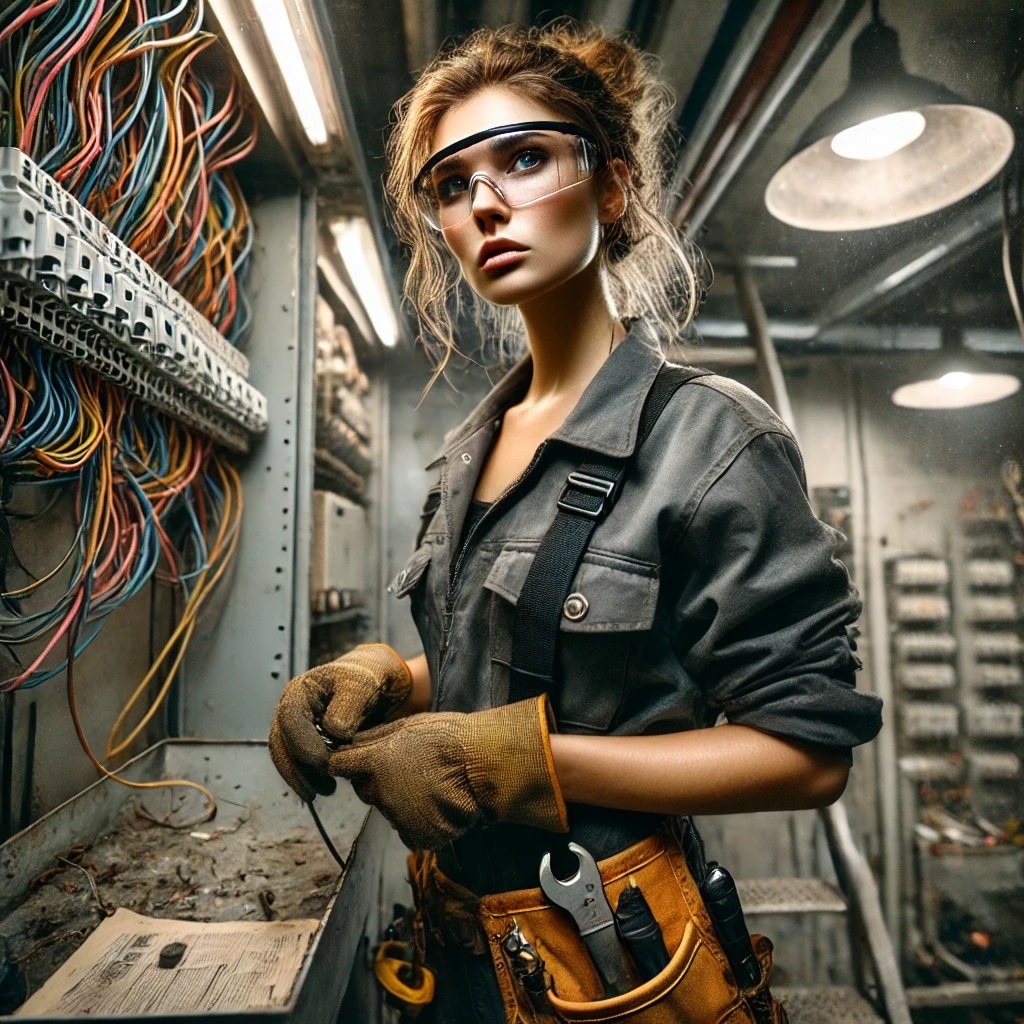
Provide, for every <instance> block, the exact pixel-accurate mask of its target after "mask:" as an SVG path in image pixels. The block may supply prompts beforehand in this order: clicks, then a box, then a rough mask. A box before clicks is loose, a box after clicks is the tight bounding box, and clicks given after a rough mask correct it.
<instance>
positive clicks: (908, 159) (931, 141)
mask: <svg viewBox="0 0 1024 1024" xmlns="http://www.w3.org/2000/svg"><path fill="white" fill-rule="evenodd" d="M1013 141H1014V139H1013V129H1012V128H1011V127H1010V126H1009V125H1008V124H1007V123H1006V121H1004V120H1003V119H1002V118H1001V117H1000V116H999V115H998V114H995V113H993V112H992V111H990V110H985V109H984V108H982V107H975V106H972V105H970V104H968V103H967V102H965V101H964V100H963V99H962V98H961V97H959V96H957V95H956V94H955V93H953V92H950V91H949V90H948V89H946V88H944V87H943V86H941V85H938V84H937V83H935V82H930V81H928V80H927V79H925V78H918V77H917V76H915V75H911V74H909V73H908V72H907V70H906V68H905V67H904V66H903V60H902V58H901V56H900V44H899V36H898V35H897V34H896V32H895V30H894V29H892V28H890V27H889V26H888V25H885V24H883V23H882V21H881V19H880V17H879V16H878V10H877V4H876V7H875V14H874V18H873V20H872V22H871V24H870V25H868V26H867V27H866V28H865V29H864V30H863V31H862V32H861V33H860V35H858V36H857V38H856V39H855V40H854V41H853V45H852V47H851V49H850V83H849V85H848V86H847V88H846V92H845V93H843V95H842V96H841V97H840V98H839V99H838V100H836V102H835V103H833V104H831V106H828V107H826V108H825V109H824V110H823V111H822V112H821V114H819V115H818V117H817V118H816V119H815V120H814V122H813V123H812V124H811V126H810V127H809V128H808V129H807V131H806V132H804V134H803V137H802V138H801V139H800V142H799V143H798V144H797V147H796V150H795V151H794V154H793V156H791V157H790V159H789V160H788V161H787V162H786V163H785V164H783V166H782V167H780V168H779V170H778V171H776V172H775V175H774V177H773V178H772V180H771V181H770V182H769V183H768V188H767V190H766V192H765V197H764V198H765V205H766V206H767V207H768V210H769V212H770V213H771V214H772V215H773V216H774V217H777V218H778V219H779V220H781V221H784V222H785V223H786V224H792V225H793V226H794V227H798V228H808V229H810V230H812V231H858V230H861V229H864V228H879V227H884V226H885V225H888V224H898V223H900V222H901V221H905V220H910V219H911V218H913V217H921V216H924V215H925V214H927V213H933V212H934V211H935V210H940V209H942V208H943V207H944V206H949V205H950V204H951V203H955V202H957V200H959V199H963V198H964V197H965V196H969V195H970V194H971V193H972V192H975V191H977V190H978V189H979V188H981V186H982V185H984V184H985V183H986V182H988V181H990V180H991V179H992V178H993V177H995V175H997V174H998V173H999V171H1000V170H1001V169H1002V167H1003V165H1004V164H1005V163H1006V161H1007V159H1008V158H1009V156H1010V153H1011V151H1012V150H1013Z"/></svg>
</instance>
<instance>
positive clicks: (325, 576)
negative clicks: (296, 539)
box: [309, 491, 369, 613]
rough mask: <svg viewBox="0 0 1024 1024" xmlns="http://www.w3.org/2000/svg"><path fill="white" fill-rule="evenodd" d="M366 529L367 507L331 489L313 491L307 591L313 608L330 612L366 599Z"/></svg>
mask: <svg viewBox="0 0 1024 1024" xmlns="http://www.w3.org/2000/svg"><path fill="white" fill-rule="evenodd" d="M368 540H369V531H368V529H367V523H366V510H365V509H364V508H363V507H362V506H361V505H357V504H356V503H355V502H354V501H349V500H348V499H347V498H342V497H341V496H340V495H337V494H332V493H331V492H330V491H314V492H313V554H312V559H311V562H310V574H309V590H310V601H311V604H312V607H313V611H315V612H319V613H329V612H337V611H342V610H344V609H346V608H353V607H358V606H360V605H363V604H365V601H366V559H367V544H368Z"/></svg>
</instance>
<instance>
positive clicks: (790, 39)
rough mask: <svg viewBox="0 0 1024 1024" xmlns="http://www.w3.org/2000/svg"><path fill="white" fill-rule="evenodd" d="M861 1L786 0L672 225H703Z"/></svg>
mask: <svg viewBox="0 0 1024 1024" xmlns="http://www.w3.org/2000/svg"><path fill="white" fill-rule="evenodd" d="M862 6H863V0H788V2H787V3H786V4H785V5H784V7H783V8H782V10H781V11H780V13H779V15H778V16H777V18H776V19H775V21H774V22H773V24H772V26H771V28H770V30H769V32H768V34H767V36H766V37H765V39H764V40H763V42H762V45H761V49H760V51H759V53H758V56H757V59H756V60H755V61H754V62H753V64H752V65H751V66H750V68H749V70H748V71H747V73H746V75H745V76H744V78H743V81H742V83H741V84H740V86H739V88H738V89H737V91H736V93H735V95H734V96H733V97H732V98H731V101H730V103H729V105H728V107H727V110H726V113H725V115H724V116H723V118H722V124H721V126H720V127H719V129H718V131H717V134H716V135H715V136H714V137H713V139H712V141H711V142H710V143H709V145H708V146H707V148H706V151H705V152H704V153H702V154H701V155H700V156H701V159H700V162H699V163H698V164H697V166H696V170H695V171H694V174H693V186H692V187H691V189H690V190H689V192H688V194H687V195H686V196H685V197H684V198H683V200H682V202H681V203H680V204H679V206H678V208H677V209H676V212H675V215H674V216H673V218H672V220H673V223H674V224H675V225H676V227H679V228H685V229H686V230H687V231H688V232H689V233H690V234H691V235H694V234H696V232H697V231H698V230H699V229H700V228H701V227H702V226H703V225H704V224H705V223H706V222H707V220H708V218H709V217H710V215H711V213H712V211H713V210H714V208H715V206H716V205H717V204H718V202H719V200H720V199H721V197H722V195H723V194H724V193H725V190H726V189H727V188H728V187H729V185H730V184H731V183H732V181H733V179H734V178H735V177H736V175H737V174H738V173H739V171H740V169H741V168H742V166H743V165H744V163H745V162H746V161H747V160H749V159H750V157H751V156H752V154H753V153H754V151H755V150H756V148H757V147H758V146H759V145H760V144H761V143H762V142H763V141H764V139H765V137H766V136H767V135H768V133H769V132H770V130H771V129H772V127H773V126H774V125H775V124H776V123H777V122H778V121H779V120H780V119H781V118H782V117H783V116H785V114H786V113H787V111H788V110H789V109H790V107H791V106H792V104H793V103H794V102H795V100H796V99H797V97H798V96H799V95H800V93H801V92H802V91H803V89H804V88H805V87H806V85H807V84H808V82H809V81H810V79H811V78H812V77H813V75H814V73H815V72H816V71H817V70H818V68H819V67H820V66H821V64H822V63H823V62H824V60H825V58H826V57H827V56H828V55H829V54H830V53H831V52H832V49H833V48H834V47H835V45H836V43H837V42H838V41H839V39H840V38H841V37H842V35H843V33H844V32H845V31H846V29H847V28H848V27H849V26H850V24H851V23H852V21H853V19H854V17H855V16H856V14H857V12H858V11H859V10H860V8H861V7H862Z"/></svg>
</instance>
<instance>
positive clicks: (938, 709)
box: [902, 701, 960, 739]
mask: <svg viewBox="0 0 1024 1024" xmlns="http://www.w3.org/2000/svg"><path fill="white" fill-rule="evenodd" d="M902 721H903V735H904V736H906V737H907V738H908V739H945V738H949V737H953V736H956V735H957V733H958V732H959V726H960V709H959V708H958V707H957V706H956V705H955V704H932V703H926V702H924V701H907V702H905V703H904V705H903V708H902Z"/></svg>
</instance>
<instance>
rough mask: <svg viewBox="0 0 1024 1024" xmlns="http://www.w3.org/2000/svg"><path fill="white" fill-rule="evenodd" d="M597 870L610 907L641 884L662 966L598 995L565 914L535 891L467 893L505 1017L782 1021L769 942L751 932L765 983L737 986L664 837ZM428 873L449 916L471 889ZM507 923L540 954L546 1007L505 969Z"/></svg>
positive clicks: (571, 1023) (622, 1022) (512, 1021)
mask: <svg viewBox="0 0 1024 1024" xmlns="http://www.w3.org/2000/svg"><path fill="white" fill-rule="evenodd" d="M598 868H599V869H600V871H601V878H602V879H603V881H604V889H605V893H606V895H607V896H608V900H609V902H610V903H611V905H612V907H615V906H616V905H617V904H618V899H619V896H620V894H621V893H622V890H623V889H625V888H626V886H627V885H629V884H630V878H631V877H632V879H633V880H634V882H635V884H637V885H638V886H639V887H640V889H641V890H642V891H643V893H644V896H645V897H646V899H647V902H648V904H649V905H650V908H651V911H652V912H653V914H654V916H655V918H656V919H657V921H658V923H659V924H660V926H661V930H662V935H663V937H664V939H665V945H666V948H667V950H669V951H671V959H670V962H669V964H668V966H667V967H666V968H665V969H664V970H663V971H662V972H661V973H660V974H658V975H656V976H655V977H654V978H652V979H651V980H650V981H647V982H644V983H643V984H638V986H637V987H636V988H634V989H633V990H632V991H630V992H627V993H626V994H625V995H620V996H614V997H612V998H605V997H604V990H603V988H602V985H601V981H600V978H599V977H598V974H597V971H596V969H595V967H594V964H593V962H592V960H591V959H590V956H589V954H588V952H587V947H586V945H585V944H584V942H583V939H582V938H581V936H580V934H579V931H578V930H577V928H576V925H575V923H574V922H573V920H572V918H571V916H570V915H569V914H568V913H567V912H566V911H564V910H562V909H561V908H560V907H554V906H552V905H551V904H550V903H549V902H548V901H547V899H546V898H545V896H544V894H543V893H542V892H541V890H540V888H537V889H522V890H518V891H515V892H506V893H498V894H496V895H492V896H484V897H481V898H479V899H476V898H475V897H474V898H473V900H472V904H473V906H472V909H473V910H474V911H475V916H476V918H477V920H478V921H479V925H480V929H481V931H482V933H483V934H482V935H481V940H483V941H486V944H487V946H488V948H489V950H490V953H491V957H492V959H493V961H494V968H495V972H496V974H497V977H498V983H499V986H500V988H501V993H502V998H503V1000H504V1004H505V1012H506V1019H507V1022H508V1024H517V1022H520V1021H522V1022H526V1024H554V1022H567V1024H575V1022H580V1024H584V1022H590V1021H609V1022H612V1021H614V1022H616V1024H784V1022H785V1020H786V1017H785V1011H784V1010H783V1009H782V1007H781V1006H779V1004H778V1003H776V1002H775V1000H774V999H772V997H771V995H770V993H769V992H768V979H769V976H770V974H771V949H772V946H771V942H770V941H769V940H768V939H766V938H764V937H763V936H754V937H753V941H754V949H755V951H756V952H757V955H758V958H759V959H760V960H761V965H762V973H763V976H764V981H763V982H762V983H761V985H760V986H759V987H758V989H756V990H754V991H749V992H743V991H741V990H740V989H739V988H738V987H737V985H736V982H735V980H734V978H733V974H732V971H731V969H730V967H729V963H728V961H727V959H726V957H725V954H724V953H723V952H722V949H721V947H720V946H719V943H718V940H717V938H716V936H715V932H714V926H713V925H712V923H711V919H710V917H709V916H708V913H707V910H706V909H705V907H704V903H703V900H702V899H701V896H700V893H699V891H698V889H697V886H696V884H695V883H694V881H693V878H692V877H691V875H690V871H689V868H688V867H687V864H686V859H685V857H684V855H683V852H682V850H681V849H680V848H679V845H678V843H677V842H676V841H675V840H674V839H673V838H672V837H671V836H668V835H663V834H660V833H659V834H656V835H653V836H651V837H650V838H648V839H645V840H643V841H642V842H640V843H637V844H636V845H635V846H631V847H629V849H627V850H623V851H622V852H621V853H618V854H616V855H615V856H613V857H609V858H608V859H607V860H603V861H600V862H599V863H598ZM431 875H432V878H431V882H432V886H431V888H433V890H434V894H435V899H436V900H437V903H438V905H439V907H440V906H443V907H444V908H445V909H444V914H445V916H446V917H448V916H449V915H450V914H451V913H452V912H453V911H454V910H455V907H456V906H458V905H464V903H465V896H466V895H468V894H467V892H466V890H465V889H463V888H462V887H461V886H458V885H455V884H454V883H453V882H451V881H450V880H449V879H447V878H446V877H445V876H444V875H443V874H442V873H441V872H440V871H438V870H437V869H436V867H434V868H433V870H432V872H431ZM463 908H464V909H465V910H468V909H469V907H468V906H463ZM435 912H436V911H435ZM513 920H514V921H515V923H516V924H517V925H518V926H519V930H520V931H521V932H522V934H523V937H524V938H525V939H526V941H527V942H529V943H530V945H531V946H533V948H534V949H535V950H536V951H537V953H538V954H539V955H540V956H541V957H542V958H543V960H544V965H545V969H546V971H547V973H548V975H549V977H550V989H549V992H548V998H547V1001H546V1005H543V1006H538V1005H537V1004H536V1003H535V1002H534V1001H532V1000H531V999H530V997H529V996H527V994H526V993H525V992H524V990H523V989H522V987H521V986H520V984H519V982H518V981H517V980H516V979H515V977H514V976H513V975H512V972H511V965H510V964H509V963H508V961H507V959H506V956H505V953H504V951H503V949H502V940H503V938H504V937H505V936H506V934H507V933H508V931H509V929H510V927H511V926H512V922H513ZM463 921H464V918H463ZM482 944H483V942H481V945H482ZM481 951H482V950H481Z"/></svg>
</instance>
